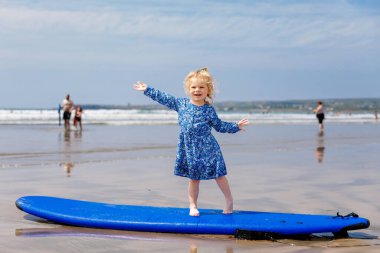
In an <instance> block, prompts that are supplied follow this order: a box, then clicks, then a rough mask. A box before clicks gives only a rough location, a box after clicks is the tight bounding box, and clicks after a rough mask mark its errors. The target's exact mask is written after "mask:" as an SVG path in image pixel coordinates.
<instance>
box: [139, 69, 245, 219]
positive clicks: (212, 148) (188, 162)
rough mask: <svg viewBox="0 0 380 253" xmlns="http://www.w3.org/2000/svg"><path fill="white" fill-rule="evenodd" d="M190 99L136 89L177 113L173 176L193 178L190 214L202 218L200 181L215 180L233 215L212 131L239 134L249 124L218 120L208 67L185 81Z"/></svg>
mask: <svg viewBox="0 0 380 253" xmlns="http://www.w3.org/2000/svg"><path fill="white" fill-rule="evenodd" d="M184 88H185V91H186V93H187V94H188V95H189V98H176V97H174V96H171V95H169V94H167V93H165V92H161V91H159V90H157V89H155V88H152V87H150V86H147V85H146V84H145V83H142V82H138V83H137V84H135V85H134V89H135V90H137V91H142V92H144V94H145V95H146V96H148V97H150V98H151V99H153V100H155V101H157V102H158V103H160V104H162V105H165V106H167V107H168V108H169V109H172V110H175V111H176V112H177V113H178V121H179V123H178V124H179V126H180V134H179V141H178V148H177V156H176V162H175V169H174V174H175V175H177V176H181V177H187V178H189V179H190V181H189V187H188V199H189V209H190V212H189V215H190V216H199V211H198V194H199V184H200V181H201V180H209V179H215V181H216V183H217V184H218V186H219V188H220V190H221V191H222V193H223V195H224V198H225V207H224V209H223V213H224V214H231V213H232V212H233V198H232V194H231V190H230V186H229V183H228V180H227V177H226V175H227V170H226V165H225V163H224V159H223V155H222V152H221V150H220V147H219V145H218V143H217V141H216V139H215V137H214V136H213V135H212V134H211V128H212V127H213V128H214V129H215V130H216V131H218V132H221V133H236V132H238V131H240V130H242V129H243V128H244V127H245V126H246V125H248V120H246V119H242V120H240V121H239V122H237V123H234V122H224V121H222V120H220V119H219V117H218V115H217V114H216V111H215V109H214V107H213V106H212V105H211V103H212V97H213V95H214V90H215V87H214V80H213V78H212V76H211V75H210V73H209V72H208V70H207V68H203V69H200V70H197V71H193V72H190V73H189V74H188V75H187V76H186V78H185V81H184Z"/></svg>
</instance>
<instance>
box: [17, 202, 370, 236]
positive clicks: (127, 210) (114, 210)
mask: <svg viewBox="0 0 380 253" xmlns="http://www.w3.org/2000/svg"><path fill="white" fill-rule="evenodd" d="M16 206H17V207H18V208H19V209H21V210H22V211H24V212H26V213H29V214H32V215H34V216H37V217H40V218H43V219H46V220H49V221H53V222H55V223H60V224H65V225H71V226H79V227H89V228H102V229H117V230H131V231H146V232H164V233H190V234H224V235H235V236H237V237H238V238H245V239H256V237H261V236H264V237H266V236H270V237H292V236H296V235H310V234H313V233H328V232H331V233H334V234H336V235H346V234H347V231H349V230H356V229H364V228H368V227H369V225H370V223H369V220H367V219H365V218H361V217H358V216H357V215H356V214H350V215H346V216H342V215H339V214H337V215H336V216H331V215H312V214H292V213H271V212H255V211H234V213H233V214H229V215H225V214H223V213H222V210H214V209H200V213H201V215H200V216H198V217H191V216H189V209H188V208H175V207H153V206H136V205H115V204H107V203H99V202H89V201H82V200H73V199H64V198H56V197H48V196H25V197H21V198H19V199H18V200H17V201H16Z"/></svg>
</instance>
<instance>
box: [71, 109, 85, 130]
mask: <svg viewBox="0 0 380 253" xmlns="http://www.w3.org/2000/svg"><path fill="white" fill-rule="evenodd" d="M82 114H83V109H82V107H81V106H80V105H79V106H77V107H76V108H75V113H74V121H73V125H74V127H75V128H76V129H78V127H77V125H78V124H79V127H80V130H82Z"/></svg>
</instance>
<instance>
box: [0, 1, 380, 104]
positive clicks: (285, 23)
mask: <svg viewBox="0 0 380 253" xmlns="http://www.w3.org/2000/svg"><path fill="white" fill-rule="evenodd" d="M379 27H380V1H377V0H302V1H301V0H272V1H255V0H250V1H249V0H231V1H229V0H222V1H214V0H203V1H201V0H199V1H198V0H195V1H191V0H189V1H180V0H160V1H153V0H130V1H129V0H124V1H123V0H107V1H106V0H65V1H61V0H29V1H28V0H0V108H55V107H57V106H58V104H59V103H60V102H61V101H62V99H63V98H64V97H65V95H66V94H67V93H69V94H70V95H71V98H72V99H73V101H74V102H75V103H76V104H106V105H127V104H134V105H136V104H149V103H151V101H149V99H148V98H147V97H145V96H144V95H142V94H141V93H139V92H137V91H134V90H133V88H132V86H133V84H134V83H135V82H137V81H143V82H146V83H147V84H148V85H151V86H153V87H156V88H159V89H160V90H162V91H166V92H168V93H170V94H172V95H175V96H178V97H184V96H186V94H185V92H184V89H183V80H184V78H185V76H186V75H187V74H188V73H189V72H190V71H192V70H196V69H199V68H202V67H208V69H209V71H210V73H211V74H212V75H213V77H214V79H215V80H216V85H217V93H216V96H215V99H214V101H216V102H218V101H220V102H221V101H263V100H291V99H327V98H379V97H380V29H379Z"/></svg>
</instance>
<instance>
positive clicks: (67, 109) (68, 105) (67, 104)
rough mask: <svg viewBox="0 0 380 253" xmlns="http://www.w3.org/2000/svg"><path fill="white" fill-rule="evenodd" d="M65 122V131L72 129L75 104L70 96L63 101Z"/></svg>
mask: <svg viewBox="0 0 380 253" xmlns="http://www.w3.org/2000/svg"><path fill="white" fill-rule="evenodd" d="M61 106H62V110H63V120H64V122H65V129H66V130H68V129H70V118H71V112H72V110H73V109H74V102H73V101H71V100H70V94H67V95H66V98H65V99H64V100H63V101H62V104H61Z"/></svg>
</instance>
